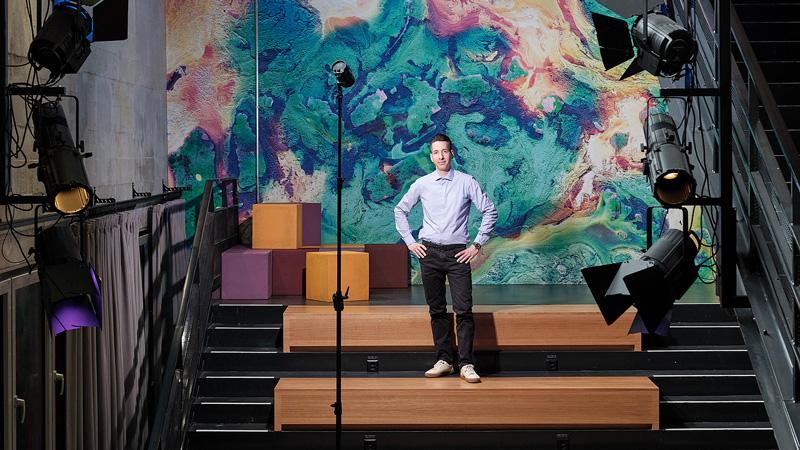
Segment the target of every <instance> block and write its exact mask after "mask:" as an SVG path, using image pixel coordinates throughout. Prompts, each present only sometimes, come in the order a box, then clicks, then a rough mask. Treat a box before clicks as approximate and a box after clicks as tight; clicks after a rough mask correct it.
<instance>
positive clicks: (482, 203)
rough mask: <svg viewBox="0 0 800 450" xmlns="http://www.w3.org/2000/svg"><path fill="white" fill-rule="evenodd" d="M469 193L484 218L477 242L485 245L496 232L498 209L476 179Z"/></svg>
mask: <svg viewBox="0 0 800 450" xmlns="http://www.w3.org/2000/svg"><path fill="white" fill-rule="evenodd" d="M468 191H469V196H470V200H471V201H472V203H473V204H474V205H475V207H476V208H478V211H480V212H481V215H482V216H483V218H482V219H481V226H480V228H479V229H478V235H477V236H475V242H477V243H478V244H480V245H483V244H485V243H486V241H488V240H489V237H490V236H491V235H492V230H494V224H495V222H497V208H495V206H494V203H492V201H491V200H490V199H489V196H488V195H486V193H485V192H483V191H482V190H481V186H480V185H479V184H478V182H477V181H475V179H474V178H472V179H471V180H470V186H469V189H468Z"/></svg>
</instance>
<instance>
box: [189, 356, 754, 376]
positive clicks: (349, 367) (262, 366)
mask: <svg viewBox="0 0 800 450" xmlns="http://www.w3.org/2000/svg"><path fill="white" fill-rule="evenodd" d="M369 355H378V357H379V364H380V369H381V370H386V371H416V370H419V371H424V370H426V369H427V368H429V367H430V366H432V365H433V363H434V362H435V361H434V359H435V358H434V355H433V353H377V352H376V353H359V352H353V353H344V354H343V357H342V367H343V369H342V370H346V371H352V372H366V371H367V356H369ZM548 355H556V356H557V358H558V367H559V369H560V370H568V371H573V370H720V369H729V370H749V369H751V365H750V359H749V357H748V355H747V352H743V351H740V352H728V351H703V352H657V353H656V352H579V351H575V352H492V353H476V355H475V357H476V361H475V363H476V366H477V367H478V368H480V369H481V370H482V371H483V372H484V373H487V374H491V373H492V372H499V371H545V370H547V367H548V365H547V361H546V358H547V356H548ZM334 367H335V354H330V353H305V352H293V353H272V354H264V353H253V354H231V353H206V354H205V355H204V356H203V361H202V368H203V370H243V371H330V370H333V368H334Z"/></svg>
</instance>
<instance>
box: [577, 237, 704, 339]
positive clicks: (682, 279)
mask: <svg viewBox="0 0 800 450" xmlns="http://www.w3.org/2000/svg"><path fill="white" fill-rule="evenodd" d="M699 243H700V240H699V238H698V237H697V235H695V234H694V233H693V232H684V231H683V230H679V229H674V228H672V229H669V230H667V231H666V232H665V233H664V234H663V235H662V236H661V238H660V239H659V240H658V241H656V243H655V244H654V245H653V246H652V247H650V249H648V250H647V252H645V253H644V255H642V257H641V258H640V259H638V260H633V261H628V262H624V263H614V264H606V265H602V266H595V267H587V268H584V269H582V270H581V273H582V274H583V278H584V280H586V284H587V285H588V286H589V290H590V291H591V292H592V296H593V297H594V300H595V302H597V306H598V307H599V308H600V312H601V314H602V315H603V318H604V319H605V321H606V323H607V324H609V325H611V324H612V323H614V322H615V321H616V320H617V319H619V317H620V316H621V315H622V314H623V313H624V312H625V311H627V310H628V308H630V307H631V306H633V307H635V308H636V309H637V311H638V316H639V318H640V319H641V321H642V323H643V324H644V326H645V328H646V330H647V331H649V332H651V333H654V332H656V330H657V329H659V325H660V324H661V323H662V322H663V320H664V318H665V317H666V316H667V315H668V313H669V311H670V310H671V309H672V305H673V304H674V303H675V300H678V299H680V298H681V297H682V296H683V294H685V293H686V291H687V290H688V289H689V287H691V285H692V283H694V280H695V279H696V278H697V272H698V269H697V266H695V264H694V258H695V256H697V252H698V251H699Z"/></svg>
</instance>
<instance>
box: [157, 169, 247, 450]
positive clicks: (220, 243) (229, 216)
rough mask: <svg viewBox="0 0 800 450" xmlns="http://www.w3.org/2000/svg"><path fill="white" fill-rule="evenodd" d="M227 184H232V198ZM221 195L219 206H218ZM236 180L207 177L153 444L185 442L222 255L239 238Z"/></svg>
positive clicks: (167, 448) (166, 448)
mask: <svg viewBox="0 0 800 450" xmlns="http://www.w3.org/2000/svg"><path fill="white" fill-rule="evenodd" d="M228 187H230V188H231V192H230V198H231V199H230V200H229V192H228ZM217 195H219V198H220V199H221V204H222V205H221V206H220V207H218V208H215V206H214V205H215V197H217ZM238 210H239V207H238V182H237V180H236V179H224V180H216V182H214V181H211V180H209V181H206V183H205V185H204V187H203V194H202V196H201V200H200V204H199V208H198V211H197V222H196V227H195V235H194V239H193V242H192V252H191V256H190V259H189V265H188V268H187V271H186V279H185V281H184V286H183V294H182V296H181V301H180V309H179V311H180V312H179V313H178V317H177V320H176V326H175V330H174V334H173V339H172V343H171V345H170V348H169V356H168V357H167V364H166V367H165V368H164V377H163V379H162V382H161V386H160V393H159V398H158V406H157V408H156V416H155V420H154V422H153V428H152V432H151V433H150V436H149V438H148V443H147V448H148V449H149V450H161V449H163V450H173V449H179V448H182V445H183V442H184V441H185V437H186V433H187V431H188V426H189V420H190V413H191V406H192V399H193V394H194V387H195V381H196V380H197V374H198V371H199V368H200V363H201V360H202V355H203V351H202V350H203V344H204V342H205V332H206V328H207V326H208V318H209V314H210V311H211V305H212V292H213V291H214V289H215V288H216V287H218V286H219V276H220V267H219V260H220V258H219V255H220V254H221V252H222V251H224V250H225V249H227V248H229V247H231V246H232V245H235V244H236V243H237V242H238Z"/></svg>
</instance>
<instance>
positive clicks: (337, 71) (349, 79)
mask: <svg viewBox="0 0 800 450" xmlns="http://www.w3.org/2000/svg"><path fill="white" fill-rule="evenodd" d="M331 71H332V72H333V75H334V76H335V77H336V82H337V83H338V84H339V85H341V86H342V87H343V88H349V87H350V86H352V85H353V84H355V82H356V79H355V77H354V76H353V72H351V71H350V68H349V67H347V63H345V62H344V61H341V60H339V61H336V62H334V63H333V65H331Z"/></svg>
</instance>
